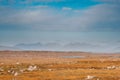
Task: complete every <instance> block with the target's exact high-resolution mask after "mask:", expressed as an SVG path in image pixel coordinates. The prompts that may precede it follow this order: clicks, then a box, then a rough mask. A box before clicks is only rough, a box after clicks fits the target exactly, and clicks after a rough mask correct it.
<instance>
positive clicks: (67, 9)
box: [62, 7, 72, 11]
mask: <svg viewBox="0 0 120 80" xmlns="http://www.w3.org/2000/svg"><path fill="white" fill-rule="evenodd" d="M62 10H64V11H70V10H72V8H70V7H63V8H62Z"/></svg>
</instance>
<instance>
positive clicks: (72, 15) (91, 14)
mask: <svg viewBox="0 0 120 80" xmlns="http://www.w3.org/2000/svg"><path fill="white" fill-rule="evenodd" d="M119 8H120V7H119V6H118V5H110V4H99V5H95V6H92V7H90V8H88V9H84V10H79V11H78V12H74V10H71V8H65V7H64V10H68V13H64V11H58V10H55V9H50V8H48V9H47V8H45V9H41V7H40V8H39V7H37V8H36V9H31V8H30V9H24V10H17V11H14V10H10V11H9V13H8V12H6V15H5V14H4V15H1V16H0V17H1V18H0V24H7V25H9V27H11V26H13V25H14V26H16V27H19V26H21V27H27V28H32V29H39V30H48V31H52V30H58V31H61V30H62V31H89V30H93V31H94V30H108V31H110V30H113V31H114V30H119V29H117V28H118V27H119V25H120V16H119V14H120V11H119ZM69 10H71V11H70V12H69ZM0 13H4V11H2V12H0ZM10 25H11V26H10ZM18 25H19V26H18ZM113 26H114V27H113Z"/></svg>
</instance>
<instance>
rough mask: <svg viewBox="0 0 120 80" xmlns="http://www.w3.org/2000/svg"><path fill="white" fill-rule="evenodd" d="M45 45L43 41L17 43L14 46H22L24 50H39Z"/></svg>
mask: <svg viewBox="0 0 120 80" xmlns="http://www.w3.org/2000/svg"><path fill="white" fill-rule="evenodd" d="M42 46H43V44H41V43H32V44H24V43H21V44H17V45H15V46H14V47H16V48H20V49H22V50H39V49H40V48H41V47H42Z"/></svg>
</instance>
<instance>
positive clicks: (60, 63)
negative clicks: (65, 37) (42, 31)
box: [0, 51, 120, 80]
mask: <svg viewBox="0 0 120 80" xmlns="http://www.w3.org/2000/svg"><path fill="white" fill-rule="evenodd" d="M0 80H120V54H119V53H114V54H108V53H87V52H86V53H85V52H50V51H0Z"/></svg>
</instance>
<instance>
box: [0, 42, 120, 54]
mask: <svg viewBox="0 0 120 80" xmlns="http://www.w3.org/2000/svg"><path fill="white" fill-rule="evenodd" d="M113 45H114V44H113ZM115 46H117V47H115ZM115 46H110V45H99V44H97V45H96V44H90V43H80V42H72V43H67V44H64V45H61V44H60V43H56V42H49V43H44V44H43V43H31V44H25V43H21V44H17V45H15V46H13V47H7V46H0V50H37V51H85V52H115V51H117V52H118V51H120V47H119V45H116V44H115Z"/></svg>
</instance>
